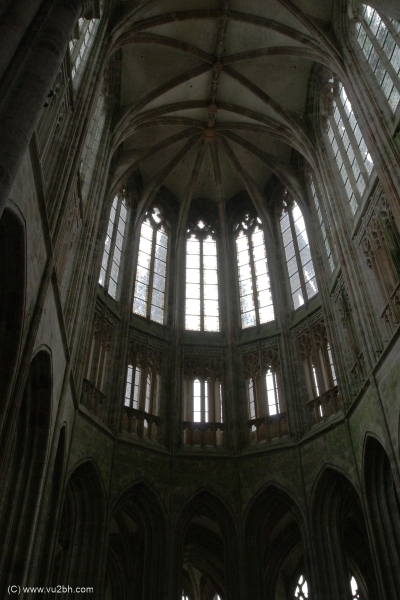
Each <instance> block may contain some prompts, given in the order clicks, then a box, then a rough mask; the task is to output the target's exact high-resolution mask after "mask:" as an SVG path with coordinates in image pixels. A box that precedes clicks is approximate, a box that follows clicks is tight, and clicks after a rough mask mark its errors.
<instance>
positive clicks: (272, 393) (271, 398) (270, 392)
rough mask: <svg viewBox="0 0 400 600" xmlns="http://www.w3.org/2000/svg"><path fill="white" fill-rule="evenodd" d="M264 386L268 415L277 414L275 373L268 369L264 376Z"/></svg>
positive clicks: (277, 399)
mask: <svg viewBox="0 0 400 600" xmlns="http://www.w3.org/2000/svg"><path fill="white" fill-rule="evenodd" d="M265 385H266V388H267V401H268V414H269V415H270V416H272V415H277V414H279V413H280V412H281V411H280V407H279V394H278V384H277V380H276V373H275V372H274V371H272V369H268V371H267V372H266V374H265Z"/></svg>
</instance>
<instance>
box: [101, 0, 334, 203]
mask: <svg viewBox="0 0 400 600" xmlns="http://www.w3.org/2000/svg"><path fill="white" fill-rule="evenodd" d="M122 7H123V9H122V15H121V17H120V20H119V22H118V23H117V25H116V26H115V27H114V30H113V32H112V39H111V46H110V55H111V54H112V53H114V52H115V51H116V50H119V49H120V50H121V53H122V78H121V98H120V103H121V107H120V114H119V119H118V122H117V124H116V127H115V132H114V140H113V143H114V149H115V150H117V149H118V165H117V170H116V181H115V183H116V184H119V185H120V184H122V183H123V181H124V180H125V179H126V177H127V176H128V175H129V174H131V173H132V172H134V171H135V170H137V169H139V170H140V173H141V175H142V178H143V182H144V194H145V196H146V198H147V200H149V199H151V198H152V197H154V195H155V194H156V193H157V191H158V189H159V188H160V187H161V186H165V187H166V188H168V189H169V190H170V191H171V192H172V193H173V194H174V195H175V196H176V197H177V199H178V200H179V201H180V202H181V201H186V202H188V201H189V202H190V200H191V199H193V198H209V199H211V200H214V201H219V202H221V203H222V202H224V201H226V200H227V199H229V198H231V197H232V196H233V195H234V194H236V193H238V192H240V191H241V190H243V189H247V191H248V192H249V193H250V195H251V196H252V195H253V194H255V193H259V191H260V190H262V189H263V188H264V187H265V185H266V183H267V182H268V180H269V178H270V177H271V175H272V174H273V173H274V174H275V175H277V177H278V178H279V179H280V180H281V181H282V182H283V183H284V185H286V186H287V187H289V188H291V189H294V190H295V189H296V186H297V182H296V176H295V172H294V170H293V166H292V164H293V161H292V155H293V151H294V150H295V151H297V152H300V153H301V154H302V155H304V156H306V157H311V156H312V155H313V151H314V150H313V145H312V143H311V141H310V139H309V137H308V135H307V131H306V127H305V123H304V112H305V109H306V99H307V91H308V82H309V77H310V71H311V68H312V66H313V64H315V63H320V64H323V65H326V66H332V64H334V63H335V62H336V61H337V60H338V51H337V49H336V47H335V44H334V42H333V41H332V38H331V36H330V34H329V23H330V17H331V1H330V0H295V1H291V0H150V1H148V2H134V1H126V2H123V3H122ZM145 200H146V199H145Z"/></svg>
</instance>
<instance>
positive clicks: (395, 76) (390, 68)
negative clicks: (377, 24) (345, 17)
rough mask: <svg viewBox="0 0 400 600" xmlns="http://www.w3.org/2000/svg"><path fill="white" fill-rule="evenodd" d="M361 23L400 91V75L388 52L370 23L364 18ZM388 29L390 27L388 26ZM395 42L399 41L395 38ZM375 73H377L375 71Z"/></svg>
mask: <svg viewBox="0 0 400 600" xmlns="http://www.w3.org/2000/svg"><path fill="white" fill-rule="evenodd" d="M379 16H380V15H379ZM382 20H383V19H382ZM361 25H362V27H363V28H364V31H365V32H366V34H367V36H368V38H369V40H370V42H371V44H372V45H373V47H374V50H375V51H376V53H377V54H378V56H379V58H380V59H381V61H382V63H383V65H384V67H385V69H386V71H387V72H388V74H389V77H390V79H391V80H392V83H393V85H395V86H396V88H397V89H398V91H400V81H399V76H398V74H397V73H396V71H395V69H394V67H393V65H392V63H391V62H390V60H389V58H388V57H387V54H386V52H385V51H384V49H383V48H382V46H381V45H380V43H379V42H378V40H377V39H376V37H375V35H374V34H373V33H372V31H371V29H370V28H369V27H368V25H366V23H365V22H364V20H362V21H361ZM385 25H386V23H385ZM388 29H389V27H388ZM389 34H391V31H390V30H389ZM393 37H394V36H393ZM396 37H397V36H396ZM395 42H396V43H398V42H397V39H396V38H395ZM367 62H368V61H367ZM374 75H375V73H374ZM375 76H376V75H375Z"/></svg>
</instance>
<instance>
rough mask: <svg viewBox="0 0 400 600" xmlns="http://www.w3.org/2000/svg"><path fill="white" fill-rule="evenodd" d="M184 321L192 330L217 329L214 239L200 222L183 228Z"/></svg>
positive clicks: (217, 307) (207, 228)
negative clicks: (186, 228) (184, 233)
mask: <svg viewBox="0 0 400 600" xmlns="http://www.w3.org/2000/svg"><path fill="white" fill-rule="evenodd" d="M185 314H186V320H185V328H186V329H191V330H193V331H219V304H218V269H217V242H216V239H215V232H214V231H213V229H212V227H211V226H210V225H207V224H206V223H205V222H204V221H198V222H197V223H196V224H195V225H194V226H192V227H190V228H189V229H188V231H187V241H186V311H185Z"/></svg>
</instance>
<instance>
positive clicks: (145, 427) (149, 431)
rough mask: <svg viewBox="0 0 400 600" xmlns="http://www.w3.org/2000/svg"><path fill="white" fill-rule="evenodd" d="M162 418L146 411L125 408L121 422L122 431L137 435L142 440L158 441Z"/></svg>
mask: <svg viewBox="0 0 400 600" xmlns="http://www.w3.org/2000/svg"><path fill="white" fill-rule="evenodd" d="M160 426H161V418H160V417H157V416H156V415H151V414H150V413H147V412H145V411H144V410H138V409H136V408H130V407H129V406H124V409H123V413H122V420H121V429H122V431H127V432H128V433H135V434H136V435H137V436H139V437H140V438H148V439H151V440H157V439H158V433H159V430H160Z"/></svg>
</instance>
